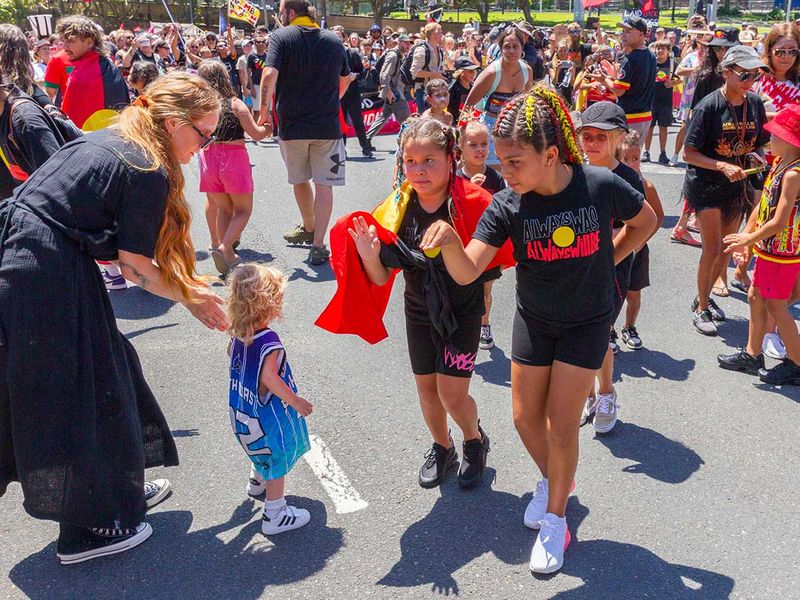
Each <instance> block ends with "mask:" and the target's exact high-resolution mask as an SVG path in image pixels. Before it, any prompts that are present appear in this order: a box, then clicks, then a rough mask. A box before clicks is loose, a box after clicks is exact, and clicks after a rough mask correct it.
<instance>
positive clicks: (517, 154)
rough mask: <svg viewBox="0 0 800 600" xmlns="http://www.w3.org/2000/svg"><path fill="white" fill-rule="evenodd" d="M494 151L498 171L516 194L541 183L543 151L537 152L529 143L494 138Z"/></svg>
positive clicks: (545, 158) (545, 167)
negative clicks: (497, 159)
mask: <svg viewBox="0 0 800 600" xmlns="http://www.w3.org/2000/svg"><path fill="white" fill-rule="evenodd" d="M494 149H495V153H496V154H497V158H499V159H500V171H501V172H502V174H503V178H504V179H505V180H506V183H508V185H509V187H511V189H513V190H514V191H515V192H517V193H518V194H525V193H526V192H530V191H532V190H535V189H536V187H537V186H538V185H539V184H540V183H541V180H542V173H543V172H544V171H545V170H546V169H548V168H550V167H547V166H545V165H546V162H547V157H546V156H545V152H537V151H536V149H535V148H534V147H533V146H531V145H530V144H518V143H515V142H513V141H511V140H504V139H498V138H495V143H494Z"/></svg>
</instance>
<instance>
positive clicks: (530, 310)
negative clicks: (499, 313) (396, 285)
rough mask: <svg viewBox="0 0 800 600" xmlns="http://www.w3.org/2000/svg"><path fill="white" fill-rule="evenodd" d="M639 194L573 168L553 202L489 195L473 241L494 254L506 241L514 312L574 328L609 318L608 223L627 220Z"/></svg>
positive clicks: (605, 175)
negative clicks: (511, 248)
mask: <svg viewBox="0 0 800 600" xmlns="http://www.w3.org/2000/svg"><path fill="white" fill-rule="evenodd" d="M643 203H644V196H643V194H642V193H641V192H638V191H636V190H635V189H633V188H632V187H631V186H630V184H628V183H627V182H626V181H625V180H623V179H622V178H620V177H618V176H616V175H614V174H613V173H612V172H611V171H609V170H608V169H604V168H598V167H589V166H575V167H573V176H572V180H571V181H570V183H569V185H567V187H566V188H564V190H562V191H561V192H560V193H558V194H555V195H553V196H540V195H538V194H536V193H534V192H528V193H526V194H524V195H523V196H520V195H519V194H517V193H516V192H514V190H513V189H512V188H507V189H505V190H503V191H502V192H499V193H497V194H495V196H494V198H493V200H492V203H491V204H490V205H489V207H488V208H487V209H486V211H485V212H484V213H483V216H482V217H481V220H480V222H479V223H478V227H477V229H476V231H475V234H474V235H473V237H474V238H475V239H477V240H480V241H482V242H484V243H486V244H489V245H490V246H494V247H496V248H499V247H500V246H502V245H503V243H504V242H505V241H506V240H507V239H509V238H511V242H512V244H513V246H514V258H515V259H516V260H517V269H516V272H517V310H518V311H519V313H520V315H521V316H522V317H523V318H524V319H525V320H526V321H527V322H528V323H532V324H533V325H536V324H537V323H538V324H541V325H551V326H552V325H557V326H578V325H584V324H589V323H600V322H603V321H607V320H608V319H610V318H611V315H612V312H613V309H614V301H613V293H614V276H615V270H614V246H613V243H612V240H611V234H612V229H611V222H612V219H614V218H617V219H620V220H623V221H626V220H628V219H632V218H633V217H635V216H636V215H637V214H638V213H639V211H640V210H641V208H642V204H643Z"/></svg>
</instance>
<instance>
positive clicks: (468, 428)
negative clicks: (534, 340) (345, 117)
mask: <svg viewBox="0 0 800 600" xmlns="http://www.w3.org/2000/svg"><path fill="white" fill-rule="evenodd" d="M400 146H401V148H400V149H401V151H402V163H401V164H400V165H399V169H401V170H403V171H405V175H406V177H407V179H406V181H405V182H404V183H402V184H401V185H400V186H399V188H398V189H396V190H395V191H394V192H392V193H391V194H390V195H389V197H388V198H387V199H386V200H385V201H384V202H383V203H381V204H380V205H379V206H378V207H377V208H376V209H375V210H374V211H372V213H366V212H356V213H353V214H351V215H348V216H346V217H343V218H342V219H340V220H339V221H338V222H337V223H336V225H335V226H334V227H333V229H331V233H330V241H331V251H332V256H331V265H332V267H333V270H334V272H335V274H336V279H337V282H338V289H337V291H336V294H335V295H334V297H333V299H332V300H331V302H330V304H329V305H328V307H327V308H326V309H325V310H324V312H323V313H322V315H320V317H319V319H317V323H316V324H317V325H319V326H320V327H322V328H323V329H326V330H328V331H331V332H333V333H352V334H356V335H358V336H359V337H361V338H362V339H364V340H365V341H367V342H369V343H371V344H374V343H377V342H379V341H380V340H382V339H384V338H385V337H386V336H387V333H386V329H385V327H384V325H383V322H382V319H383V314H384V312H385V310H386V305H387V303H388V301H389V296H390V294H391V287H392V286H391V283H392V281H393V280H394V277H395V276H396V274H397V272H398V270H402V271H403V276H404V277H405V281H406V290H405V296H404V299H405V316H406V333H407V336H408V350H409V357H410V359H411V370H412V371H413V373H414V377H415V380H416V384H417V390H418V392H419V399H420V406H421V408H422V413H423V417H424V419H425V423H426V425H427V426H428V429H429V430H430V432H431V436H432V437H433V446H432V447H431V448H430V450H428V452H427V453H426V454H425V460H424V462H423V465H422V467H421V468H420V472H419V484H420V485H421V486H422V487H424V488H432V487H435V486H437V485H439V483H440V482H441V481H442V480H443V479H444V477H445V475H446V474H447V472H448V471H449V470H450V468H451V467H454V466H455V465H456V464H457V461H458V454H457V452H456V449H455V445H454V443H453V439H452V438H451V437H450V433H449V431H448V416H449V417H451V418H452V419H453V421H455V422H456V424H457V425H458V426H459V428H460V429H461V431H462V433H463V436H464V443H463V454H464V456H463V460H462V461H461V468H460V470H459V474H458V480H459V484H460V485H461V486H462V487H465V488H468V487H473V486H475V485H477V484H478V483H479V482H480V481H481V479H482V478H483V472H484V469H485V466H486V455H487V453H488V451H489V437H488V436H487V435H486V434H485V433H484V431H483V429H482V428H481V427H480V425H479V421H478V409H477V405H476V404H475V401H474V400H473V399H472V397H471V396H470V395H469V382H470V378H471V376H472V371H473V370H474V368H475V358H476V355H477V351H478V341H479V338H480V324H481V316H482V315H483V312H484V303H483V281H482V279H481V278H478V279H477V280H476V281H474V282H473V283H471V284H469V285H464V286H462V285H459V284H457V283H456V282H455V281H454V280H453V279H452V278H451V277H450V275H449V274H448V273H447V271H446V269H445V266H444V261H443V258H442V256H441V252H440V251H439V249H438V248H437V249H433V250H429V251H427V252H425V253H423V252H422V251H421V250H420V249H419V244H420V241H421V240H422V237H423V235H424V234H425V231H426V230H427V229H428V227H429V226H431V225H432V224H433V223H435V222H437V221H444V222H447V223H449V224H450V225H451V226H452V227H453V228H454V229H455V231H456V232H458V235H459V237H460V238H461V239H462V241H463V243H465V244H466V243H468V242H469V240H470V239H471V237H472V234H473V233H474V231H475V228H476V226H477V224H478V221H479V220H480V217H481V215H482V214H483V212H484V210H485V209H486V207H487V206H488V205H489V203H490V202H491V196H490V195H489V193H488V192H486V191H485V190H483V189H481V188H480V187H478V186H476V185H474V184H472V183H470V182H468V181H465V180H463V179H461V178H457V177H456V176H455V171H456V163H457V153H458V144H457V140H456V132H455V130H454V129H452V128H450V127H445V126H443V125H442V124H441V123H439V122H437V121H435V120H433V119H422V118H420V119H413V120H411V121H409V122H408V125H407V127H406V128H405V130H404V131H403V133H402V137H401V141H400ZM513 264H514V260H513V257H512V248H511V245H510V244H505V245H504V246H503V248H502V249H501V251H499V252H498V253H497V256H496V257H495V259H494V260H493V261H492V263H491V264H489V266H488V267H487V271H489V270H491V269H495V268H497V267H510V266H512V265H513Z"/></svg>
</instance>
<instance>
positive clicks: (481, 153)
mask: <svg viewBox="0 0 800 600" xmlns="http://www.w3.org/2000/svg"><path fill="white" fill-rule="evenodd" d="M488 156H489V133H488V132H487V131H480V130H479V131H470V132H469V133H468V134H465V135H464V137H463V138H461V157H462V159H463V160H464V163H465V164H468V165H484V164H485V163H486V158H487V157H488Z"/></svg>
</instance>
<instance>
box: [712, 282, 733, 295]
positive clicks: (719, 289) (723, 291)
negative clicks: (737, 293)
mask: <svg viewBox="0 0 800 600" xmlns="http://www.w3.org/2000/svg"><path fill="white" fill-rule="evenodd" d="M711 293H712V294H714V295H715V296H719V297H720V298H727V297H728V296H730V295H731V292H730V290H729V289H728V286H727V285H715V286H714V287H712V288H711Z"/></svg>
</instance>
